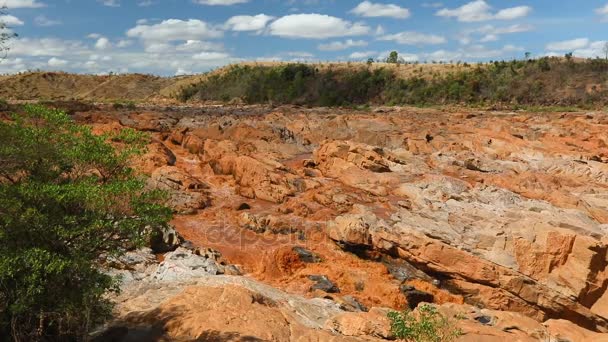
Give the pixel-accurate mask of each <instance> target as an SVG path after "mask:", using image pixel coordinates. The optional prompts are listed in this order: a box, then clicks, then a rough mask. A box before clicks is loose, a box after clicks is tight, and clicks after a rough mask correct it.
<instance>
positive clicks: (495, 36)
mask: <svg viewBox="0 0 608 342" xmlns="http://www.w3.org/2000/svg"><path fill="white" fill-rule="evenodd" d="M533 29H534V27H533V26H532V25H527V24H513V25H510V26H505V27H495V26H493V25H485V26H482V27H479V28H477V29H472V30H467V31H464V32H462V33H461V34H460V38H459V40H460V43H461V44H465V45H466V44H471V43H472V41H473V37H472V36H475V35H480V36H481V37H480V38H479V41H480V42H482V43H485V42H494V41H497V40H499V39H500V36H501V35H503V34H512V33H521V32H528V31H531V30H533Z"/></svg>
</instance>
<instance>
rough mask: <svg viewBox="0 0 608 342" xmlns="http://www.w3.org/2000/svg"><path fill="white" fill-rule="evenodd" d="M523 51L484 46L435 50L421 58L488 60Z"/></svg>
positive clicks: (444, 60) (506, 56) (445, 60)
mask: <svg viewBox="0 0 608 342" xmlns="http://www.w3.org/2000/svg"><path fill="white" fill-rule="evenodd" d="M522 51H524V49H523V48H521V47H519V46H515V45H504V46H503V47H502V48H496V49H489V48H487V47H486V46H484V45H480V44H477V45H471V46H467V47H466V48H461V49H457V50H453V51H450V50H437V51H433V52H430V53H425V54H423V55H422V56H421V57H422V58H424V59H426V60H431V61H443V62H448V61H458V60H466V61H468V60H480V59H490V58H512V57H514V56H516V55H518V54H520V53H521V52H522Z"/></svg>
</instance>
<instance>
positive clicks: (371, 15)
mask: <svg viewBox="0 0 608 342" xmlns="http://www.w3.org/2000/svg"><path fill="white" fill-rule="evenodd" d="M2 5H5V6H6V7H7V9H6V13H5V14H4V15H1V16H0V21H1V22H4V23H6V24H7V25H8V27H9V28H8V29H9V30H12V31H13V32H15V33H17V34H18V35H19V37H18V38H16V39H14V40H13V41H11V42H10V43H9V47H10V50H9V51H8V54H7V56H6V57H5V58H3V59H2V60H0V73H15V72H21V71H26V70H39V69H40V70H51V71H53V70H62V71H69V72H78V73H90V74H107V73H110V72H113V73H128V72H138V73H151V74H157V75H163V76H171V75H184V74H193V73H201V72H205V71H208V70H211V69H214V68H217V67H220V66H222V65H226V64H230V63H237V62H240V61H308V62H317V61H365V60H367V59H368V58H374V59H382V58H385V57H386V56H387V55H388V53H389V52H390V51H393V50H395V51H398V52H399V53H400V56H401V57H402V58H403V59H404V60H405V61H408V62H414V61H418V62H431V61H444V62H449V61H453V62H456V61H468V62H476V61H489V60H499V59H513V58H523V56H524V54H525V53H526V52H530V53H531V54H532V55H533V56H537V57H539V56H547V55H548V56H553V55H557V56H563V55H564V54H565V53H568V52H573V53H574V55H575V56H580V57H596V56H603V55H604V52H603V47H604V45H605V43H606V41H607V40H608V1H607V0H578V1H557V0H536V1H533V0H464V1H460V0H449V1H448V0H445V1H441V2H439V1H435V0H431V1H428V2H425V1H414V0H404V1H397V0H386V1H385V0H371V1H360V0H359V1H350V0H284V1H279V0H0V6H2ZM0 57H1V56H0Z"/></svg>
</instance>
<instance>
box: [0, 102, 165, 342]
mask: <svg viewBox="0 0 608 342" xmlns="http://www.w3.org/2000/svg"><path fill="white" fill-rule="evenodd" d="M147 140H148V138H147V136H145V135H143V134H141V133H139V132H136V131H133V130H124V131H121V132H120V133H118V134H115V135H101V136H98V135H94V134H93V133H92V132H91V130H90V129H89V128H88V127H85V126H80V125H77V124H75V123H73V122H72V121H71V120H70V118H69V117H68V116H67V115H66V114H65V113H63V112H61V111H58V110H51V109H47V108H45V107H42V106H33V105H27V106H25V107H24V113H23V114H21V115H14V116H13V117H12V119H11V120H8V121H0V160H1V161H2V168H0V297H1V301H2V309H1V311H0V335H2V336H5V337H8V336H11V337H12V339H13V340H23V341H38V340H61V341H72V340H84V339H85V337H86V333H87V331H88V330H89V329H90V328H92V327H93V326H94V325H96V324H98V323H100V322H102V321H103V320H104V319H106V318H107V317H108V315H109V313H110V309H111V306H110V303H109V302H108V301H107V299H105V298H106V297H105V294H106V293H107V291H108V290H110V291H112V290H116V286H115V285H116V282H115V280H114V279H112V278H111V277H109V276H108V275H106V274H104V273H102V272H101V271H100V270H99V264H100V262H101V261H102V260H103V258H105V257H108V256H119V255H120V254H121V253H123V252H124V251H125V250H126V249H127V248H132V247H135V246H139V245H142V244H143V243H144V242H145V241H146V239H147V235H148V231H149V230H150V229H149V228H147V227H160V226H164V225H165V224H166V222H168V220H169V219H170V210H169V209H167V208H165V207H163V206H161V205H159V204H158V203H160V201H162V199H163V198H162V197H163V196H162V194H160V193H157V192H146V191H144V190H143V187H144V181H143V179H141V178H139V177H137V176H136V175H135V174H134V173H133V170H132V169H131V168H129V166H128V162H129V159H130V158H131V157H133V156H134V155H136V154H140V153H142V152H143V150H144V148H145V144H146V142H147Z"/></svg>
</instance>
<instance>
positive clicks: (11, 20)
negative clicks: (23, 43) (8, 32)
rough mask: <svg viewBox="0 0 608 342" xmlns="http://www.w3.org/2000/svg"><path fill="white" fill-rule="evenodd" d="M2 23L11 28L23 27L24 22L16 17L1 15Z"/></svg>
mask: <svg viewBox="0 0 608 342" xmlns="http://www.w3.org/2000/svg"><path fill="white" fill-rule="evenodd" d="M0 23H4V24H6V25H7V26H9V27H10V26H21V25H23V21H21V19H19V18H17V17H15V16H14V15H0Z"/></svg>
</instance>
